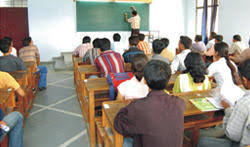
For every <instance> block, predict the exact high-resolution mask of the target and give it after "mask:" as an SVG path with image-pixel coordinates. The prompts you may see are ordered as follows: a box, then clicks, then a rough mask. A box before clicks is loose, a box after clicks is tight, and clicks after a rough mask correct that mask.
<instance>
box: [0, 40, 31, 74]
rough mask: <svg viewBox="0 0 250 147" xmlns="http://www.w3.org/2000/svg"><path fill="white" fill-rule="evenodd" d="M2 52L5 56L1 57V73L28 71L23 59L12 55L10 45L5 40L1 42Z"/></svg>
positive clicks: (0, 48)
mask: <svg viewBox="0 0 250 147" xmlns="http://www.w3.org/2000/svg"><path fill="white" fill-rule="evenodd" d="M0 50H1V52H2V53H3V54H4V56H0V71H5V72H12V71H17V70H27V68H26V66H25V64H24V63H23V61H22V59H20V58H18V57H15V56H13V55H11V46H10V43H8V42H7V41H6V40H4V39H3V40H1V41H0Z"/></svg>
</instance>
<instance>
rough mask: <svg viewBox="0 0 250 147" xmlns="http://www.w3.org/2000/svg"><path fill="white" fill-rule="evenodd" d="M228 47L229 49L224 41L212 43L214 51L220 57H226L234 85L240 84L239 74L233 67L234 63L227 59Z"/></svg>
mask: <svg viewBox="0 0 250 147" xmlns="http://www.w3.org/2000/svg"><path fill="white" fill-rule="evenodd" d="M228 49H229V46H228V45H227V43H225V42H220V43H216V44H215V45H214V50H215V52H218V55H219V56H220V57H224V58H225V59H226V61H227V66H228V67H229V68H230V69H231V74H232V77H233V81H234V83H235V84H236V85H239V84H241V81H240V78H239V75H238V73H237V70H236V68H235V67H234V65H233V64H232V63H231V61H230V60H229V57H228Z"/></svg>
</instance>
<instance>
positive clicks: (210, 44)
mask: <svg viewBox="0 0 250 147" xmlns="http://www.w3.org/2000/svg"><path fill="white" fill-rule="evenodd" d="M216 35H217V34H216V33H215V32H211V33H210V36H209V41H208V43H207V45H206V48H207V50H209V49H210V48H212V47H213V46H214V44H215V36H216Z"/></svg>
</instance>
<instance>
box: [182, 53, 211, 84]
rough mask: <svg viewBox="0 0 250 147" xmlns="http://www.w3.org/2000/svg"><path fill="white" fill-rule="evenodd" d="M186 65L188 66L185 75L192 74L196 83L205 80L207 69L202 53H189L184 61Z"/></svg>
mask: <svg viewBox="0 0 250 147" xmlns="http://www.w3.org/2000/svg"><path fill="white" fill-rule="evenodd" d="M184 64H185V66H186V71H185V73H190V75H191V76H192V78H193V80H194V83H202V82H203V81H204V80H205V75H206V74H207V69H206V66H205V63H204V61H203V59H202V57H201V55H200V53H197V52H191V53H189V54H188V55H187V57H186V59H185V60H184Z"/></svg>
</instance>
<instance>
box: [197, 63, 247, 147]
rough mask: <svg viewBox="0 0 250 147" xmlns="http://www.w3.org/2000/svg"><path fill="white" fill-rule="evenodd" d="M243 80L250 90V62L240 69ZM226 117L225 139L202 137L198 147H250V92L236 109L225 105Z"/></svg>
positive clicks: (242, 65) (238, 103) (224, 120)
mask: <svg viewBox="0 0 250 147" xmlns="http://www.w3.org/2000/svg"><path fill="white" fill-rule="evenodd" d="M239 71H240V74H241V80H242V83H243V85H244V87H245V88H246V89H247V90H249V89H250V60H249V59H248V60H246V61H244V62H243V63H242V64H241V66H240V68H239ZM223 106H224V107H225V116H224V119H223V129H224V133H225V135H226V136H225V137H223V138H212V137H201V138H200V139H199V143H198V147H234V146H235V147H236V146H237V147H238V146H240V147H245V146H247V145H250V139H249V136H250V131H249V126H250V120H249V114H250V109H249V106H250V92H249V91H248V92H247V93H246V94H245V95H244V96H243V97H242V98H241V99H240V100H239V101H238V102H237V103H236V104H235V106H234V107H229V105H228V104H226V103H224V104H223Z"/></svg>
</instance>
